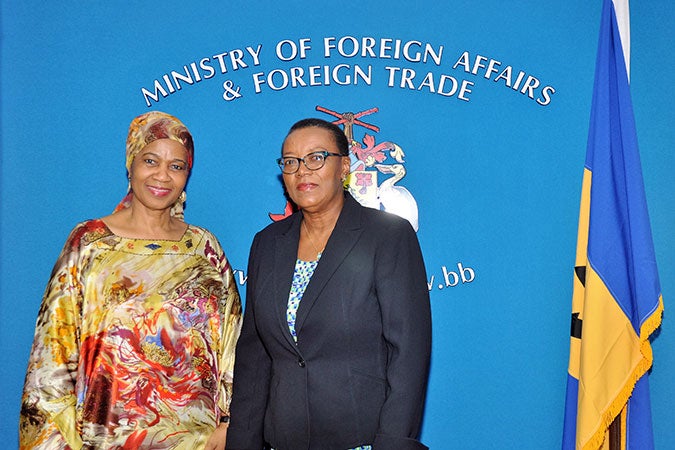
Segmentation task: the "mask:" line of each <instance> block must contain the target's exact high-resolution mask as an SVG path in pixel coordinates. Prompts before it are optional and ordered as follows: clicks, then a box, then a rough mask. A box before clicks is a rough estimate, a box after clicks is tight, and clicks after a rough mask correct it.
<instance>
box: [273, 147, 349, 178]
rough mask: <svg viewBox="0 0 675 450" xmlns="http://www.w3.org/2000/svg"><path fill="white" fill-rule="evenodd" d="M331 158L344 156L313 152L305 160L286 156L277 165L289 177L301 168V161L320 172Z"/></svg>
mask: <svg viewBox="0 0 675 450" xmlns="http://www.w3.org/2000/svg"><path fill="white" fill-rule="evenodd" d="M329 156H344V155H341V154H339V153H331V152H327V151H326V150H321V151H319V152H312V153H310V154H308V155H305V157H304V158H296V157H295V156H284V157H282V158H277V164H278V165H279V168H280V169H281V171H282V172H283V173H285V174H287V175H290V174H293V173H295V172H297V171H298V169H299V168H300V161H302V162H303V163H304V164H305V167H307V168H308V169H309V170H319V169H320V168H322V167H323V166H324V164H326V158H328V157H329Z"/></svg>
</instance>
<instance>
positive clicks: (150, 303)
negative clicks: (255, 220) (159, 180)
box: [20, 220, 241, 450]
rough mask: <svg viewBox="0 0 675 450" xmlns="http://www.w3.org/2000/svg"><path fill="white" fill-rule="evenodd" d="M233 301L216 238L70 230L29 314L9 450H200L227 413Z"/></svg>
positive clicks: (237, 313) (99, 227)
mask: <svg viewBox="0 0 675 450" xmlns="http://www.w3.org/2000/svg"><path fill="white" fill-rule="evenodd" d="M240 327H241V303H240V299H239V294H238V292H237V287H236V284H235V281H234V277H233V274H232V270H231V268H230V265H229V263H228V262H227V260H226V259H225V256H224V254H223V251H222V249H221V248H220V244H219V243H218V241H217V240H216V238H215V237H214V236H213V235H212V234H211V233H209V232H208V231H207V230H205V229H203V228H199V227H196V226H192V225H189V226H188V228H187V231H186V232H185V234H184V235H183V237H182V238H181V239H180V240H179V241H169V240H158V241H153V240H143V239H129V238H123V237H119V236H116V235H115V234H113V233H112V232H111V231H110V229H108V227H107V226H106V225H105V224H104V223H103V222H102V221H100V220H92V221H88V222H84V223H81V224H79V225H78V226H77V227H75V229H74V230H73V231H72V233H71V234H70V237H69V238H68V241H67V242H66V245H65V247H64V249H63V251H62V252H61V255H60V257H59V259H58V261H57V263H56V265H55V267H54V270H53V272H52V276H51V279H50V282H49V285H48V287H47V290H46V292H45V296H44V298H43V302H42V306H41V308H40V312H39V314H38V319H37V325H36V331H35V340H34V342H33V348H32V351H31V355H30V359H29V363H28V371H27V375H26V382H25V386H24V394H23V404H22V409H21V418H20V448H21V449H49V450H56V449H73V450H76V449H80V448H85V449H129V450H131V449H158V450H159V449H172V450H178V449H190V450H192V449H200V448H203V446H204V444H205V443H206V440H207V439H208V437H209V435H210V434H211V433H212V432H213V430H214V429H215V427H216V424H217V422H218V418H219V417H220V416H221V415H226V414H228V413H229V403H230V397H231V389H232V369H233V365H234V348H235V344H236V341H237V338H238V336H239V331H240Z"/></svg>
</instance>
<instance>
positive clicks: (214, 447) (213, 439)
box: [204, 423, 228, 450]
mask: <svg viewBox="0 0 675 450" xmlns="http://www.w3.org/2000/svg"><path fill="white" fill-rule="evenodd" d="M227 426H228V424H226V423H221V424H220V425H218V426H217V427H216V429H215V430H214V432H213V433H211V436H209V440H208V441H206V446H205V447H204V450H225V441H226V440H227Z"/></svg>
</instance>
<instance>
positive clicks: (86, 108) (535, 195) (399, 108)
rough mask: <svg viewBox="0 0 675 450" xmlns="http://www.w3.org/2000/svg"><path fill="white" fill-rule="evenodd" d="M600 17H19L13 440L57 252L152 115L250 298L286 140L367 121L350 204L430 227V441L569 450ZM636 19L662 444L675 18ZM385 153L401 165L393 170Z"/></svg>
mask: <svg viewBox="0 0 675 450" xmlns="http://www.w3.org/2000/svg"><path fill="white" fill-rule="evenodd" d="M600 4H601V2H600V1H596V2H587V1H581V0H572V1H568V2H534V1H521V2H507V3H504V2H498V1H495V0H480V1H475V2H464V1H459V0H449V1H446V2H436V1H434V2H432V1H418V2H386V1H372V2H367V3H365V2H364V3H360V4H355V3H350V2H318V3H314V4H312V5H311V6H307V4H306V3H304V2H295V1H294V2H285V4H284V3H281V2H271V1H261V2H256V3H255V7H251V6H249V5H250V3H249V2H244V1H230V2H207V1H201V2H193V3H191V4H187V3H185V2H178V1H163V2H124V3H123V2H100V3H92V2H80V1H75V2H66V3H63V2H58V3H57V2H38V1H35V0H27V1H24V2H3V3H2V14H1V17H2V19H1V20H2V22H1V23H2V25H1V26H2V29H1V32H2V38H1V39H2V40H1V44H2V47H1V53H0V57H1V58H2V59H1V63H0V70H1V77H0V83H1V97H0V101H1V108H2V115H1V118H0V120H1V122H0V126H1V130H2V160H1V163H0V164H1V170H2V179H1V181H0V182H1V192H0V194H1V199H2V204H1V206H0V231H1V236H2V237H1V241H0V250H1V259H0V268H1V283H0V302H1V304H0V306H1V308H0V311H1V314H0V339H1V342H0V345H1V349H2V353H3V355H4V358H3V364H2V365H0V377H1V379H2V380H3V381H2V383H3V388H2V398H1V399H0V410H1V411H2V413H3V419H2V420H1V421H0V440H1V441H2V442H3V443H5V444H6V446H7V448H14V447H16V441H17V431H16V429H17V421H18V413H19V406H20V396H21V389H22V384H23V377H24V372H25V367H26V362H27V357H28V352H29V350H30V344H31V340H32V334H33V329H34V323H35V317H36V314H37V311H38V307H39V304H40V299H41V295H42V292H43V290H44V287H45V284H46V282H47V280H48V277H49V273H50V271H51V267H52V265H53V263H54V262H55V260H56V257H57V255H58V253H59V251H60V249H61V246H62V245H63V242H64V240H65V238H66V236H67V234H68V232H69V231H70V229H71V228H72V226H73V225H74V224H75V223H76V222H79V221H81V220H84V219H87V218H93V217H100V216H103V215H106V214H108V213H109V212H111V210H112V209H113V208H114V206H115V205H116V204H117V202H118V201H119V200H120V199H121V197H122V196H123V195H124V193H125V189H126V178H125V170H124V140H125V138H126V132H127V127H128V125H129V122H130V121H131V119H132V118H133V117H134V116H136V115H138V114H140V113H142V112H145V111H147V110H149V109H158V110H162V111H165V112H169V113H171V114H174V115H176V116H178V117H179V118H181V119H182V120H183V121H184V122H185V123H186V125H187V126H188V128H190V130H191V131H192V133H193V135H194V137H195V147H196V158H195V168H194V170H193V174H192V177H191V179H190V182H189V186H188V205H187V209H186V219H187V220H188V221H189V222H192V223H195V224H199V225H202V226H205V227H207V228H209V229H210V230H211V231H213V232H214V233H215V234H216V235H217V236H218V237H219V239H220V240H221V242H222V244H223V246H224V248H225V251H226V253H227V255H228V257H229V259H230V260H231V261H232V264H233V266H234V267H235V268H236V269H238V270H240V271H241V272H238V276H239V277H240V280H241V282H242V284H241V293H242V295H243V294H244V292H245V284H244V280H245V275H246V274H245V272H244V271H245V266H246V260H247V256H248V249H249V245H250V242H251V239H252V237H253V235H254V233H255V232H256V231H257V230H259V229H260V228H262V227H263V226H265V225H266V224H268V223H269V221H270V218H269V217H268V213H282V212H283V209H284V205H285V199H284V197H283V192H282V189H281V184H280V182H279V176H278V172H279V171H278V168H277V167H276V166H275V164H274V159H275V158H276V157H277V156H278V154H279V149H280V143H281V140H282V138H283V136H284V135H285V133H286V131H287V129H288V127H289V126H290V125H291V124H292V123H293V122H295V121H296V120H298V119H300V118H303V117H308V116H316V117H322V118H325V119H329V120H333V119H336V118H335V117H334V116H333V115H331V114H330V112H333V113H335V114H337V115H338V116H342V115H343V114H344V113H348V112H352V113H355V114H357V116H358V120H360V121H361V122H362V123H363V124H365V125H367V126H364V125H360V124H359V123H358V122H357V123H355V124H354V127H353V136H354V139H355V140H356V141H357V142H359V143H360V145H361V147H363V148H364V152H365V153H364V154H363V155H364V156H363V161H362V165H361V168H362V169H363V171H362V176H361V177H360V180H361V181H362V182H361V184H360V185H359V186H358V189H364V192H365V194H364V195H365V196H368V195H370V194H372V192H373V189H375V188H377V187H378V186H379V187H380V188H381V189H384V188H385V187H387V186H388V188H390V189H392V190H395V191H396V192H397V193H399V194H405V195H407V196H408V197H407V198H409V199H410V198H412V199H413V200H414V205H416V209H417V213H418V218H419V231H418V237H419V239H420V243H421V245H422V250H423V252H424V256H425V261H426V265H427V272H428V276H429V287H430V291H431V301H432V309H433V320H434V335H433V339H434V341H433V357H432V359H433V361H432V368H431V376H430V381H429V393H428V401H427V408H426V416H425V420H424V426H423V432H422V439H423V441H424V442H425V443H427V445H430V447H431V448H432V449H455V448H456V449H488V448H496V449H507V448H514V449H542V448H547V449H548V448H558V447H559V446H560V440H561V434H562V417H563V409H564V396H565V380H566V370H567V358H568V350H569V326H570V313H571V294H572V274H573V272H572V268H573V265H574V255H575V246H576V230H577V216H578V209H579V199H580V191H581V177H582V170H583V164H584V158H585V149H586V137H587V132H588V122H589V114H590V101H591V92H592V83H593V73H594V65H595V52H596V46H597V36H598V27H599V13H600V6H601V5H600ZM631 9H632V11H631V12H632V28H631V32H632V64H631V88H632V95H633V104H634V108H635V114H636V121H637V129H638V140H639V143H640V148H641V155H642V163H643V172H644V177H645V184H646V193H647V200H648V205H649V211H650V214H651V222H652V227H653V235H654V243H655V248H656V256H657V263H658V267H659V273H660V275H661V285H662V288H663V294H664V299H665V304H666V313H665V317H664V322H663V327H662V330H661V331H660V333H659V334H658V336H657V337H656V339H655V341H654V347H653V348H654V354H655V363H654V368H653V371H652V375H651V389H652V406H653V416H654V433H655V441H656V446H657V448H669V447H672V446H674V445H675V428H673V427H672V424H673V422H674V421H675V412H673V408H672V406H671V404H672V398H673V396H674V394H675V392H674V391H675V386H674V384H673V382H672V374H673V373H675V360H674V357H673V352H672V348H674V347H675V333H674V332H673V328H672V326H671V324H670V321H669V320H668V317H669V315H670V310H669V303H670V299H671V298H672V297H673V295H675V280H674V279H673V276H672V274H673V271H674V270H675V238H674V237H673V233H672V230H673V226H675V213H674V210H675V208H674V206H675V199H674V198H673V196H674V193H675V189H673V183H672V180H673V172H674V171H675V152H674V151H673V143H674V142H675V127H673V123H674V121H675V112H674V109H673V106H672V102H673V100H675V87H674V85H673V83H672V82H671V78H672V77H671V76H670V74H672V73H673V72H675V60H673V58H672V57H670V55H671V54H672V51H673V42H675V33H673V31H672V23H673V21H674V20H675V6H674V4H673V2H671V1H666V0H657V1H656V2H651V3H648V4H647V3H644V2H633V4H632V5H631ZM317 107H318V109H317ZM326 111H328V112H326ZM359 113H363V114H362V115H359ZM385 143H391V144H387V145H388V148H398V149H400V152H398V151H397V152H395V153H393V154H392V153H391V152H390V151H389V150H386V152H379V153H378V152H377V149H378V148H377V146H378V145H381V144H385ZM392 144H395V146H394V145H392ZM371 147H373V148H372V149H371ZM368 152H370V153H368ZM367 154H370V155H371V156H373V158H375V159H376V158H377V157H379V158H380V159H382V161H379V162H378V164H381V165H380V166H379V167H378V166H377V165H376V164H375V160H374V159H368V158H367V157H366V155H367ZM397 157H398V159H397ZM394 166H396V167H394ZM364 180H370V183H371V184H370V187H369V186H368V185H367V184H368V182H367V181H364ZM388 180H389V181H388ZM387 181H388V182H387ZM383 183H385V184H384V185H383ZM405 191H407V192H408V194H406V193H405ZM407 211H410V210H409V209H408V210H407Z"/></svg>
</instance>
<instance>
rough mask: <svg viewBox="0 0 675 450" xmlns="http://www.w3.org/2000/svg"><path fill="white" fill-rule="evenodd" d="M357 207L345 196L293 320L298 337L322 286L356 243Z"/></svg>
mask: <svg viewBox="0 0 675 450" xmlns="http://www.w3.org/2000/svg"><path fill="white" fill-rule="evenodd" d="M361 208H363V207H362V206H361V205H359V203H358V202H357V201H356V200H354V199H353V198H352V196H351V195H349V194H347V195H345V203H344V206H343V207H342V211H341V213H340V217H338V220H337V223H336V224H335V229H334V230H333V233H332V234H331V236H330V238H329V239H328V242H327V243H326V248H325V250H324V252H323V255H322V256H321V259H320V260H319V264H318V265H317V266H316V270H315V271H314V275H312V279H311V280H310V282H309V284H308V285H307V289H306V290H305V293H304V294H303V296H302V301H301V302H300V306H299V308H298V314H297V318H296V320H295V331H296V333H297V334H298V335H299V333H300V330H301V329H302V325H303V324H304V322H305V320H306V319H307V316H308V315H309V313H310V311H311V310H312V307H313V306H314V304H315V303H316V302H317V300H318V299H319V296H320V295H321V292H322V291H323V289H324V287H325V286H326V283H328V281H329V280H330V279H331V277H332V276H333V274H334V273H335V271H336V270H337V269H338V267H339V266H340V264H342V262H343V261H344V259H345V258H346V257H347V255H348V254H349V252H350V251H351V250H352V248H354V245H356V241H357V240H358V237H359V235H360V234H361V232H362V229H361ZM298 227H299V224H298ZM296 243H297V241H296ZM296 249H297V245H296Z"/></svg>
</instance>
